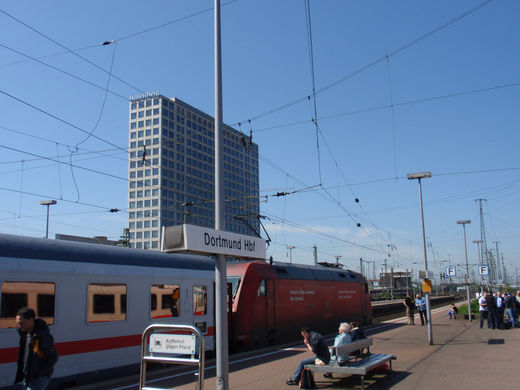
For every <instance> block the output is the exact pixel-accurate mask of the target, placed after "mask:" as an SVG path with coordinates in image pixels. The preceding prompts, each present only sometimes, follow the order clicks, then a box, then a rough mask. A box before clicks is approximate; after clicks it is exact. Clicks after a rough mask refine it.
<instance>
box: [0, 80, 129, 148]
mask: <svg viewBox="0 0 520 390" xmlns="http://www.w3.org/2000/svg"><path fill="white" fill-rule="evenodd" d="M0 93H1V94H3V95H5V96H8V97H10V98H11V99H14V100H16V101H18V102H20V103H22V104H24V105H26V106H29V107H31V108H33V109H35V110H36V111H39V112H41V113H42V114H45V115H47V116H49V117H51V118H53V119H56V120H57V121H59V122H61V123H64V124H66V125H68V126H70V127H72V128H74V129H76V130H79V131H81V132H83V133H85V134H89V132H88V131H87V130H84V129H82V128H81V127H79V126H76V125H75V124H73V123H70V122H68V121H66V120H65V119H62V118H60V117H58V116H56V115H54V114H52V113H50V112H48V111H46V110H44V109H42V108H39V107H37V106H35V105H33V104H31V103H29V102H27V101H25V100H23V99H21V98H18V97H16V96H14V95H12V94H10V93H8V92H6V91H4V90H1V89H0ZM92 137H94V138H96V139H97V140H99V141H101V142H104V143H106V144H108V145H110V146H113V147H115V148H117V149H120V150H122V151H124V152H128V150H127V149H125V148H122V147H120V146H118V145H116V144H113V143H112V142H110V141H107V140H106V139H103V138H101V137H98V136H97V135H94V134H93V135H92Z"/></svg>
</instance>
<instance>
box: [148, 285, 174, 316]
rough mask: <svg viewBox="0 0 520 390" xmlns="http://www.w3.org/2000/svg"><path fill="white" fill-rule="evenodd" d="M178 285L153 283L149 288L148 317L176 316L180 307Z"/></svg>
mask: <svg viewBox="0 0 520 390" xmlns="http://www.w3.org/2000/svg"><path fill="white" fill-rule="evenodd" d="M180 294H181V289H180V286H178V285H175V284H155V285H152V287H151V289H150V317H151V318H152V319H156V318H170V317H178V316H179V315H180V312H181V308H180V302H181V299H180Z"/></svg>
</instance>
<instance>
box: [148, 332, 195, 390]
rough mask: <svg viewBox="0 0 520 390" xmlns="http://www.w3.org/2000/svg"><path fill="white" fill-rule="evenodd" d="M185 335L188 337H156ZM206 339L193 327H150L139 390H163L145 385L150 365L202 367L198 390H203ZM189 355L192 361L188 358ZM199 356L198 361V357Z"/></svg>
mask: <svg viewBox="0 0 520 390" xmlns="http://www.w3.org/2000/svg"><path fill="white" fill-rule="evenodd" d="M172 331H174V332H175V331H183V332H186V331H188V332H190V334H189V335H187V334H175V333H173V334H172V333H154V332H172ZM204 354H205V348H204V336H203V335H202V333H200V330H199V329H197V328H196V327H194V326H191V325H170V324H157V325H154V324H152V325H150V326H149V327H147V328H146V329H145V330H144V332H143V334H142V336H141V373H140V378H139V390H161V389H157V388H155V387H147V386H145V385H146V365H147V363H166V364H178V363H180V364H192V365H196V366H198V367H199V375H198V379H197V390H204V362H205V360H204V359H205V356H204ZM186 355H190V356H189V357H185V356H186ZM197 355H198V357H196V356H197Z"/></svg>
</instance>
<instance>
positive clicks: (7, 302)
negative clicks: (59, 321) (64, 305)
mask: <svg viewBox="0 0 520 390" xmlns="http://www.w3.org/2000/svg"><path fill="white" fill-rule="evenodd" d="M54 291H55V285H54V283H47V282H46V283H39V282H4V283H2V294H1V297H0V328H16V313H17V312H18V309H20V308H21V307H24V306H28V307H31V308H33V309H34V310H35V311H36V315H37V316H38V317H40V318H42V319H44V320H45V322H47V324H48V325H52V324H54V300H55V293H54Z"/></svg>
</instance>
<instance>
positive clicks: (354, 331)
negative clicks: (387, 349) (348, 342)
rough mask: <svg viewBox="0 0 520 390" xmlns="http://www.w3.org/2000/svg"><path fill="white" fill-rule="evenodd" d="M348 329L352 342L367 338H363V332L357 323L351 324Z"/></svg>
mask: <svg viewBox="0 0 520 390" xmlns="http://www.w3.org/2000/svg"><path fill="white" fill-rule="evenodd" d="M350 328H351V331H350V338H351V339H352V342H354V341H357V340H361V339H366V338H367V336H365V331H364V330H363V329H361V328H360V327H359V322H356V321H354V322H351V323H350Z"/></svg>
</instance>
